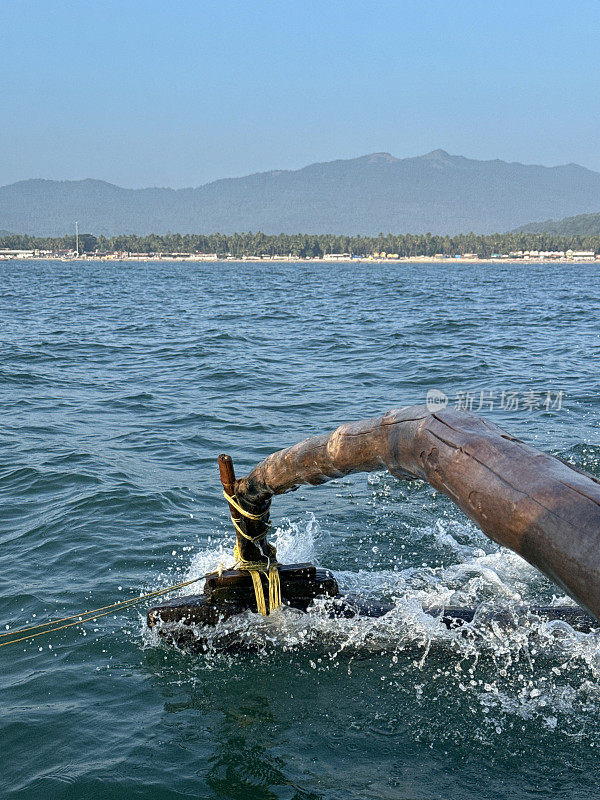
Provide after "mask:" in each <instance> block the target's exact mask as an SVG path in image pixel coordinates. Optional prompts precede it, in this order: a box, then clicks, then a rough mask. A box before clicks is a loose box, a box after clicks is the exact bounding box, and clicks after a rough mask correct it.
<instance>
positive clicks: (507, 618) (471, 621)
mask: <svg viewBox="0 0 600 800" xmlns="http://www.w3.org/2000/svg"><path fill="white" fill-rule="evenodd" d="M313 599H314V598H311V599H307V598H303V599H301V598H296V600H292V601H288V602H287V605H288V606H291V607H292V608H296V609H299V610H301V611H306V610H307V609H308V607H309V606H310V605H311V603H312V602H313ZM392 608H393V607H392V606H391V605H389V604H387V603H377V602H374V601H372V600H369V601H366V600H364V599H362V598H355V597H350V596H342V597H333V598H330V599H329V600H328V601H327V603H326V605H325V607H324V612H325V613H326V614H327V615H328V616H330V617H332V618H334V617H344V618H346V619H352V618H353V617H357V616H361V617H382V616H384V615H385V614H387V613H388V612H389V611H391V609H392ZM245 610H247V609H246V608H245V607H243V606H242V605H239V604H237V603H233V602H224V601H222V602H219V603H216V604H215V603H210V602H209V601H208V598H207V597H206V596H205V595H201V594H198V595H190V596H188V597H178V598H175V600H170V601H167V602H165V603H161V604H160V605H158V606H154V607H153V608H151V609H149V611H148V618H147V621H148V627H149V628H156V630H157V631H158V633H159V635H161V636H162V637H163V638H165V639H166V640H168V641H170V642H174V643H175V644H177V645H179V646H183V647H191V648H198V646H201V645H202V642H203V641H204V640H206V639H207V638H208V637H209V635H210V634H209V629H210V628H214V627H215V626H216V625H218V624H220V623H221V622H224V621H225V620H226V619H229V618H230V617H232V616H235V615H237V614H240V613H242V612H243V611H245ZM424 613H426V614H428V615H429V616H431V617H433V618H434V619H437V621H438V622H439V624H440V625H441V626H443V627H445V628H447V629H448V630H457V629H462V630H463V631H464V632H465V634H468V633H469V632H471V633H472V634H475V635H476V634H477V632H478V631H479V630H482V629H483V630H485V628H486V627H487V626H488V625H490V624H491V623H494V624H495V625H500V626H502V627H506V628H514V627H516V626H520V625H523V624H526V623H530V624H531V623H535V620H536V619H537V620H539V621H541V622H557V621H559V622H565V623H567V624H568V625H570V626H571V627H572V628H573V629H574V630H576V631H580V632H582V633H589V632H590V631H593V630H597V628H598V622H597V620H596V619H595V617H593V616H592V615H591V614H588V613H587V612H585V611H583V610H582V609H581V608H578V607H576V606H523V607H520V608H519V607H515V608H512V609H506V608H503V609H487V610H486V612H484V613H482V611H481V609H478V608H474V607H448V608H430V609H426V610H425V612H424ZM228 644H230V645H233V646H236V645H237V646H239V644H240V640H239V637H235V635H232V637H231V638H230V639H229V640H228Z"/></svg>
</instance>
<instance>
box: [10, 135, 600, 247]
mask: <svg viewBox="0 0 600 800" xmlns="http://www.w3.org/2000/svg"><path fill="white" fill-rule="evenodd" d="M598 209H600V173H598V172H593V171H592V170H589V169H586V168H584V167H581V166H578V165H577V164H566V165H563V166H557V167H544V166H539V165H527V164H520V163H508V162H506V161H500V160H498V159H496V160H492V161H478V160H475V159H469V158H465V157H463V156H453V155H450V154H449V153H447V152H446V151H445V150H434V151H433V152H431V153H427V154H426V155H423V156H418V157H414V158H404V159H398V158H394V156H392V155H390V154H389V153H373V154H371V155H367V156H362V157H360V158H354V159H347V160H338V161H329V162H325V163H318V164H311V165H310V166H307V167H304V168H303V169H298V170H275V171H271V172H260V173H255V174H253V175H248V176H246V177H242V178H227V179H223V180H217V181H213V182H211V183H207V184H205V185H203V186H200V187H198V188H189V189H164V188H148V189H125V188H122V187H120V186H116V185H114V184H111V183H107V182H105V181H101V180H93V179H86V180H81V181H52V180H42V179H33V180H25V181H19V182H18V183H13V184H9V185H7V186H2V187H0V228H1V229H6V230H9V231H12V232H13V233H28V234H32V235H37V236H62V235H64V234H66V233H72V232H73V229H74V221H75V220H78V222H79V230H80V231H82V232H90V233H94V234H96V235H99V234H103V235H106V236H110V235H115V234H119V233H135V234H140V235H141V234H148V233H159V234H160V233H167V232H169V231H172V232H177V233H211V232H216V231H220V232H222V233H234V232H236V231H248V230H254V231H256V230H262V231H263V232H264V233H275V234H276V233H281V232H283V233H298V232H302V233H340V234H364V235H373V234H377V233H379V232H393V233H426V232H431V233H436V234H449V235H454V234H456V233H466V232H469V231H473V232H475V233H494V232H497V231H506V230H509V229H514V228H516V227H518V226H523V225H524V224H526V223H536V222H537V221H543V220H548V219H549V218H553V219H556V218H560V217H565V216H569V215H577V214H586V213H591V212H597V211H598Z"/></svg>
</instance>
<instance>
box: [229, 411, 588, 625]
mask: <svg viewBox="0 0 600 800" xmlns="http://www.w3.org/2000/svg"><path fill="white" fill-rule="evenodd" d="M380 469H388V470H389V471H390V472H391V473H392V475H394V476H396V477H397V478H399V479H401V480H411V479H421V480H425V481H428V482H429V483H430V484H431V485H432V486H433V487H434V488H435V489H437V490H438V491H440V492H443V493H444V494H445V495H447V496H448V497H449V498H450V499H451V500H453V501H454V502H455V503H456V504H457V505H458V506H459V508H461V509H462V510H463V511H464V512H465V514H466V515H467V516H468V517H470V518H471V519H472V520H473V522H475V523H476V524H477V525H478V526H479V527H480V528H481V530H482V531H483V532H484V533H485V534H487V536H489V537H490V538H491V539H493V540H494V541H495V542H498V543H499V544H501V545H504V546H506V547H509V548H510V549H511V550H514V551H515V552H516V553H518V554H519V555H521V556H522V557H523V558H524V559H526V560H527V561H529V563H531V564H533V565H534V566H535V567H537V568H538V569H540V570H541V571H542V572H544V573H545V574H546V575H548V576H549V577H550V578H552V580H554V581H555V582H556V583H557V584H559V586H561V587H562V588H563V589H564V590H565V591H566V592H568V593H569V594H570V595H571V596H572V597H573V598H574V599H575V600H577V601H578V602H579V603H580V604H581V605H583V606H585V607H586V608H587V609H588V610H589V611H591V612H592V614H594V616H595V617H596V618H597V619H600V481H598V480H597V479H596V478H594V477H593V476H592V475H588V474H587V473H585V472H582V471H580V470H577V469H575V468H573V467H571V466H569V465H568V464H565V463H564V462H562V461H560V460H559V459H557V458H553V457H552V456H550V455H547V454H546V453H542V452H540V451H538V450H534V449H533V448H532V447H529V446H528V445H526V444H524V443H523V442H521V441H520V440H518V439H515V438H514V437H512V436H509V434H507V433H505V432H504V431H502V430H501V429H500V428H498V427H497V426H496V425H494V424H493V423H491V422H489V421H488V420H486V419H483V418H482V417H479V416H476V415H475V414H470V413H466V412H461V411H457V410H453V409H445V410H443V411H436V412H435V413H432V412H430V411H429V410H428V409H427V408H426V407H424V406H412V407H405V408H399V409H394V410H392V411H389V412H388V413H387V414H384V415H383V416H382V417H378V418H375V419H370V420H364V421H361V422H354V423H349V424H346V425H342V426H340V427H339V428H337V430H335V431H334V432H333V433H331V434H328V435H324V436H317V437H312V438H310V439H306V440H305V441H303V442H300V443H299V444H296V445H294V446H293V447H289V448H287V449H286V450H280V451H279V452H277V453H273V454H272V455H270V456H268V457H267V458H266V459H265V460H264V461H262V462H261V463H260V464H258V466H256V467H255V468H254V469H253V470H252V472H250V473H249V474H248V475H247V476H246V477H244V478H241V479H240V480H238V481H236V482H235V490H236V494H237V497H238V501H239V502H240V503H241V504H242V505H243V506H244V507H245V508H246V509H247V510H249V511H252V512H253V513H255V514H263V520H265V521H266V520H267V519H268V514H267V512H268V510H269V506H270V503H271V498H272V497H273V496H274V495H277V494H283V493H284V492H288V491H290V490H292V489H295V488H296V487H298V486H299V485H301V484H312V485H318V484H321V483H325V482H326V481H329V480H332V479H334V478H339V477H342V476H344V475H349V474H351V473H354V472H371V471H373V470H380ZM248 528H249V532H250V533H252V530H251V523H248Z"/></svg>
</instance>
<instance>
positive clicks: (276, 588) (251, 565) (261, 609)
mask: <svg viewBox="0 0 600 800" xmlns="http://www.w3.org/2000/svg"><path fill="white" fill-rule="evenodd" d="M223 496H224V497H225V499H226V500H227V502H228V503H229V504H230V505H231V506H232V507H233V508H235V510H236V511H237V512H238V513H240V514H241V515H242V516H243V517H246V519H251V520H253V521H254V522H259V521H260V520H262V518H263V517H264V516H265V515H264V514H251V513H250V512H249V511H246V509H245V508H243V507H242V506H241V505H240V504H239V503H238V502H237V498H236V497H235V495H229V494H227V492H226V491H225V490H223ZM231 521H232V522H233V527H234V528H235V529H236V531H237V532H238V533H239V534H240V535H241V536H243V537H244V539H247V540H248V541H249V542H253V543H254V544H257V545H258V547H259V549H262V548H260V544H259V542H260V540H261V539H264V538H265V536H266V535H267V530H268V528H270V527H271V526H270V525H267V526H266V529H265V530H264V531H263V532H262V533H260V534H259V535H258V536H254V537H253V536H248V534H247V533H246V532H245V531H243V530H242V529H241V527H240V526H239V525H238V523H237V521H236V520H235V519H234V518H233V514H232V515H231ZM271 547H273V545H271ZM273 550H274V551H275V548H274V547H273ZM275 555H276V551H275ZM233 557H234V559H235V569H238V570H241V571H244V572H248V573H250V577H251V579H252V585H253V587H254V596H255V598H256V608H257V610H258V613H259V614H262V615H263V617H266V616H267V614H270V613H271V612H272V611H275V609H276V608H279V606H280V605H282V602H281V579H280V577H279V568H278V567H279V565H278V563H277V561H276V560H275V558H269V557H267V560H266V562H262V561H246V560H245V559H243V558H242V554H241V552H240V549H239V547H238V545H237V542H236V545H235V547H234V548H233ZM261 574H263V575H266V577H267V581H268V583H269V609H268V610H267V604H266V602H265V593H264V590H263V585H262V579H261V577H260V576H261Z"/></svg>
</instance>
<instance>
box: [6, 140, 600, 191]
mask: <svg viewBox="0 0 600 800" xmlns="http://www.w3.org/2000/svg"><path fill="white" fill-rule="evenodd" d="M432 157H433V158H437V157H442V158H448V159H465V160H466V161H482V162H486V161H487V162H502V163H505V164H511V165H514V166H524V167H538V166H540V167H549V168H552V167H570V166H576V167H583V168H584V169H588V170H590V171H591V172H600V170H592V169H591V168H589V167H585V166H584V165H583V164H577V163H576V162H574V161H569V162H563V163H561V164H541V163H539V162H536V163H523V162H521V161H506V160H505V159H501V158H489V159H475V158H472V157H471V156H468V155H464V154H463V153H449V152H448V151H447V150H444V149H443V148H441V147H437V148H435V149H434V150H430V151H429V152H427V153H414V154H411V155H407V156H395V155H393V154H392V153H389V152H387V151H379V152H376V153H363V154H361V155H356V156H350V157H349V158H334V159H330V160H329V161H313V162H310V163H308V164H302V165H300V166H299V167H297V168H285V169H284V168H281V167H278V166H273V167H271V168H270V169H266V170H260V171H258V172H252V173H245V174H243V175H232V176H220V177H216V178H212V179H211V180H209V181H206V182H205V183H203V184H199V185H197V186H192V185H189V186H181V187H175V186H161V185H159V184H157V183H153V184H148V185H147V186H125V185H124V184H122V183H114V182H113V181H107V180H106V179H105V178H99V177H98V176H95V175H85V176H82V177H80V178H46V177H44V176H37V175H36V176H31V177H29V178H23V179H20V180H18V181H12V182H11V183H9V184H3V183H0V186H10V185H12V184H14V183H24V182H28V181H52V182H55V181H57V182H61V183H81V182H84V181H94V182H102V183H109V184H111V185H112V186H118V187H119V188H123V189H173V190H175V191H178V190H180V189H196V188H201V187H202V186H206V185H207V184H210V183H215V182H218V181H222V180H235V179H237V178H250V177H253V176H255V175H276V174H278V173H284V172H300V171H302V170H303V169H306V168H307V167H315V166H320V165H327V164H334V163H336V162H345V161H347V162H352V161H360V160H362V159H374V160H375V159H378V160H381V161H382V162H384V161H385V162H388V163H394V162H397V161H406V160H410V159H419V158H420V159H429V158H432ZM599 203H600V200H599Z"/></svg>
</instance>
